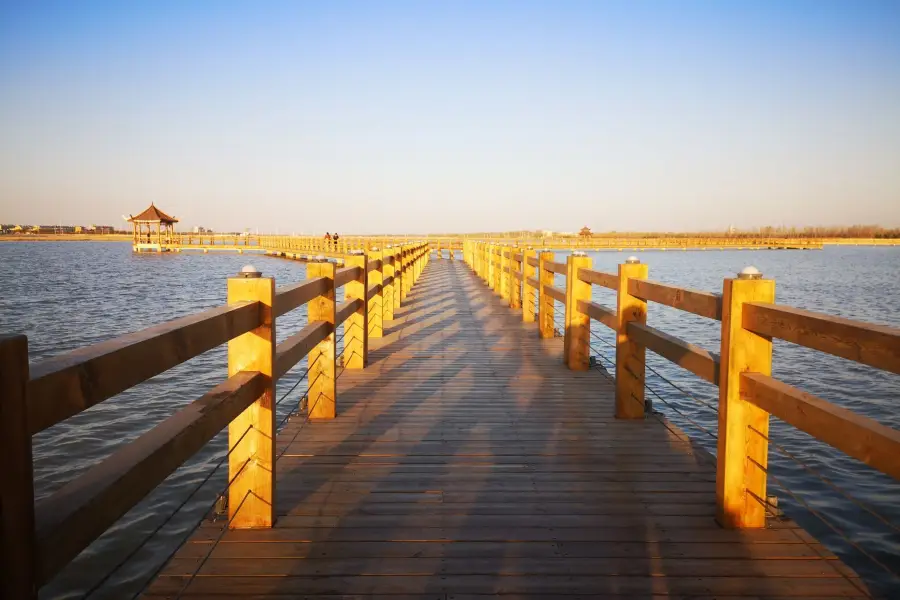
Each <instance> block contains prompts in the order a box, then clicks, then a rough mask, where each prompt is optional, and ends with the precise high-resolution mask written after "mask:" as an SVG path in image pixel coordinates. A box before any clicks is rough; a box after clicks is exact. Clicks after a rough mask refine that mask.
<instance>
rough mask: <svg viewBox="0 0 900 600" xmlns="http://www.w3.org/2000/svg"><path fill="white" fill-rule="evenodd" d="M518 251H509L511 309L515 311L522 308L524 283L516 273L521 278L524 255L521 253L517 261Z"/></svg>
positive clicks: (511, 249) (512, 249) (514, 249)
mask: <svg viewBox="0 0 900 600" xmlns="http://www.w3.org/2000/svg"><path fill="white" fill-rule="evenodd" d="M516 250H517V248H510V251H509V252H510V255H509V307H510V308H512V309H514V310H518V309H521V308H522V282H521V281H520V280H519V279H518V278H517V277H516V276H515V274H516V273H519V277H521V273H522V262H521V257H522V255H521V253H520V254H519V259H518V260H516V256H515V255H516Z"/></svg>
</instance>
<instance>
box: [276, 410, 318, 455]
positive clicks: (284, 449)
mask: <svg viewBox="0 0 900 600" xmlns="http://www.w3.org/2000/svg"><path fill="white" fill-rule="evenodd" d="M321 399H322V394H319V397H318V398H316V402H315V404H313V405H312V407H310V408H307V410H306V418H305V419H304V420H303V423H302V424H301V425H300V426H299V427H298V428H297V431H295V432H294V437H292V438H291V441H290V442H288V443H287V444H285V446H284V448H283V449H282V450H281V453H280V454H279V455H278V456H276V457H275V462H278V461H279V460H280V459H281V457H282V456H284V454H285V452H287V450H288V448H290V447H291V444H293V443H294V442H295V441H297V436H299V435H300V432H301V431H303V428H304V427H306V425H307V424H308V423H309V416H310V415H311V414H312V412H313V410H315V408H316V406H318V405H319V400H321ZM288 416H290V415H288Z"/></svg>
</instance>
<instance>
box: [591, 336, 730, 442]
mask: <svg viewBox="0 0 900 600" xmlns="http://www.w3.org/2000/svg"><path fill="white" fill-rule="evenodd" d="M601 341H602V340H601ZM610 345H612V344H610ZM597 356H598V357H602V358H603V359H604V360H606V361H607V362H608V363H609V364H610V365H611V366H612V367H613V368H615V363H613V361H611V360H610V359H608V358H606V357H605V356H603V355H602V354H597ZM629 373H631V371H629ZM631 375H632V377H634V378H635V379H637V376H635V375H634V373H631ZM644 387H645V388H647V390H649V391H650V393H651V394H653V395H654V396H656V397H657V398H659V400H660V401H662V403H663V404H665V405H666V406H668V407H669V408H671V409H672V410H674V411H675V412H676V413H678V414H679V415H680V416H681V417H682V418H684V419H685V420H686V421H688V422H689V423H691V424H692V425H693V426H694V427H696V428H697V429H699V430H700V431H702V432H704V433H705V434H707V435H708V436H710V437H711V438H712V439H714V440H718V437H717V436H716V434H714V433H713V432H711V431H710V430H709V429H707V428H706V427H704V426H703V425H700V424H699V423H697V422H696V421H694V420H693V419H691V418H690V417H689V416H687V415H686V414H684V413H683V412H682V411H680V410H679V409H678V408H676V407H675V406H674V405H672V404H670V403H669V402H668V401H667V400H666V399H665V398H663V397H662V396H661V395H660V394H659V393H658V392H657V391H656V390H655V389H653V388H652V387H651V386H650V385H649V384H648V383H647V381H646V380H644ZM632 397H633V396H632ZM634 400H635V402H639V400H638V399H637V398H634ZM649 412H650V414H653V411H649Z"/></svg>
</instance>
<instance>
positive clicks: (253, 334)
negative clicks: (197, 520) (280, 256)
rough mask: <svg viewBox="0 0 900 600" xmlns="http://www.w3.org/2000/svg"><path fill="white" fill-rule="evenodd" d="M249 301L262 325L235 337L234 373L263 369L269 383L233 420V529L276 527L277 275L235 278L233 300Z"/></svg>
mask: <svg viewBox="0 0 900 600" xmlns="http://www.w3.org/2000/svg"><path fill="white" fill-rule="evenodd" d="M246 300H252V301H256V302H259V327H257V328H256V329H254V330H253V331H249V332H247V333H245V334H243V335H240V336H238V337H236V338H234V339H232V340H229V342H228V376H229V377H231V376H232V375H237V374H238V373H240V372H241V371H259V372H260V373H262V374H263V375H264V376H265V377H266V385H265V389H264V390H263V393H262V395H261V396H260V397H259V398H257V399H256V401H255V402H254V403H253V404H251V405H250V406H248V407H247V409H246V410H244V412H242V413H241V414H240V415H239V416H238V417H237V418H236V419H234V420H233V421H232V422H231V423H229V424H228V448H229V452H231V454H230V455H229V457H228V478H229V481H232V483H231V486H230V487H229V488H228V519H229V523H230V527H231V529H252V528H258V527H271V526H272V524H273V523H274V522H275V380H274V379H273V365H274V363H275V319H274V317H273V314H272V304H273V301H274V300H275V279H274V278H272V277H261V276H260V273H259V272H256V271H253V272H251V273H243V272H242V276H240V277H231V278H229V279H228V303H229V304H234V303H236V302H243V301H246ZM248 430H249V431H248ZM242 438H243V439H242Z"/></svg>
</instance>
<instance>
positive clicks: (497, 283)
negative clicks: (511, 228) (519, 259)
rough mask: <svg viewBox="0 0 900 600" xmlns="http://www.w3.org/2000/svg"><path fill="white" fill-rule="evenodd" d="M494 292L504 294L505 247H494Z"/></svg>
mask: <svg viewBox="0 0 900 600" xmlns="http://www.w3.org/2000/svg"><path fill="white" fill-rule="evenodd" d="M493 289H494V292H495V293H496V294H503V246H500V245H499V244H498V245H495V246H494V288H493Z"/></svg>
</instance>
